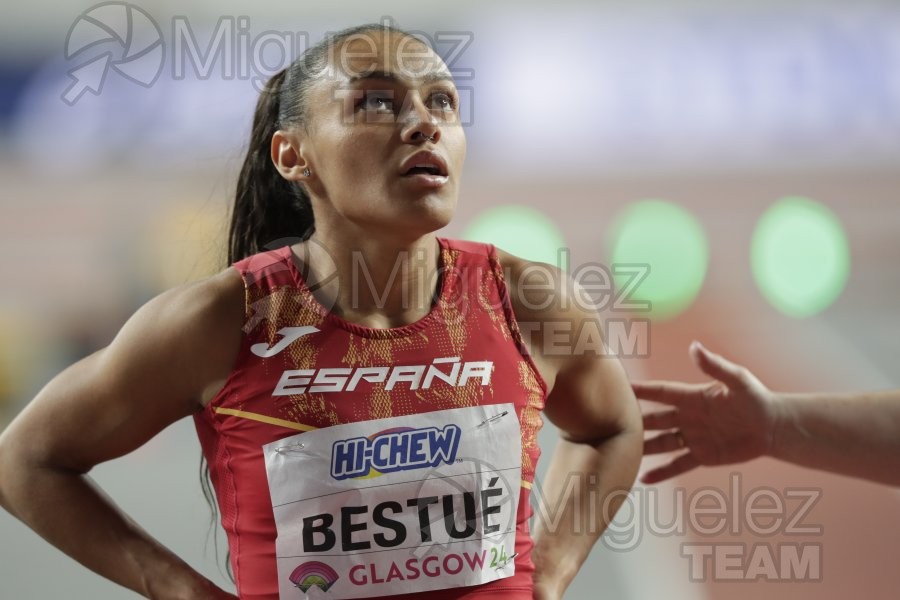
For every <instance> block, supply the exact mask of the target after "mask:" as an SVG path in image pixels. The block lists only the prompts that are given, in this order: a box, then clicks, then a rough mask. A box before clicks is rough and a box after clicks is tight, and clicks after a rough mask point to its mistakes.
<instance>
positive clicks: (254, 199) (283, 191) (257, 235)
mask: <svg viewBox="0 0 900 600" xmlns="http://www.w3.org/2000/svg"><path fill="white" fill-rule="evenodd" d="M288 68H290V67H288ZM286 73H287V69H282V70H281V71H279V72H278V73H276V74H275V75H273V76H272V78H271V79H269V81H268V82H267V83H266V86H265V88H264V89H263V91H262V92H261V93H260V95H259V101H258V102H257V103H256V111H255V112H254V114H253V130H252V133H251V134H250V146H249V148H248V149H247V156H246V158H244V164H243V166H242V167H241V173H240V176H239V177H238V182H237V190H236V192H235V198H234V208H233V210H232V215H231V228H230V230H229V233H228V265H231V264H232V263H234V262H235V261H238V260H241V259H242V258H246V257H247V256H250V255H251V254H256V253H257V252H262V251H264V250H267V249H271V248H270V247H269V246H268V245H269V244H271V243H272V242H276V241H278V240H281V239H284V238H294V239H295V240H296V239H297V238H298V237H299V238H300V239H307V238H308V237H309V236H310V235H312V232H313V230H314V227H315V224H314V221H313V212H312V205H311V203H310V200H309V195H308V194H307V193H306V190H305V189H303V186H301V185H298V184H296V183H295V182H293V181H288V180H287V179H285V178H284V177H282V176H281V174H280V173H279V172H278V171H277V170H276V169H275V165H274V164H273V163H272V157H271V144H272V136H273V135H274V134H275V132H276V131H277V130H278V128H279V126H280V125H282V123H281V122H280V119H279V112H280V107H281V90H282V87H283V84H284V79H285V76H286Z"/></svg>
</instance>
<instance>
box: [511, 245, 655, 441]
mask: <svg viewBox="0 0 900 600" xmlns="http://www.w3.org/2000/svg"><path fill="white" fill-rule="evenodd" d="M499 254H500V259H501V262H502V263H503V265H504V268H505V269H506V270H507V272H508V273H509V288H510V289H509V296H510V300H511V303H512V307H513V311H514V312H515V314H516V320H517V321H518V322H519V324H520V328H521V329H522V330H523V331H527V332H528V334H527V336H523V337H525V338H526V339H525V342H526V346H527V347H528V349H529V351H530V352H531V354H532V357H533V358H534V360H535V363H536V364H537V365H538V368H539V369H540V370H541V374H542V375H543V376H544V379H545V380H546V381H547V382H548V383H549V384H551V388H550V392H549V395H548V397H547V402H546V405H545V409H544V414H545V415H546V416H547V418H549V419H550V421H551V422H552V423H553V424H554V425H556V426H557V427H558V428H559V429H560V432H561V434H562V435H563V437H565V438H567V439H569V440H571V441H576V442H578V441H585V442H587V441H597V440H601V439H604V438H607V437H609V436H612V435H615V434H617V433H620V432H623V431H636V432H637V433H640V431H641V417H640V410H639V409H638V404H637V400H636V399H635V397H634V393H633V392H632V390H631V385H630V384H629V382H628V378H627V376H626V374H625V370H624V368H623V367H622V365H621V363H620V362H619V360H618V358H616V356H615V355H613V354H612V353H610V352H609V351H608V349H607V347H606V344H605V341H604V336H603V324H602V322H601V321H600V317H599V315H598V314H597V312H596V310H594V309H593V308H592V307H591V306H590V302H589V301H588V295H587V294H586V293H585V291H584V289H583V288H581V287H580V286H579V284H578V282H577V281H574V280H573V279H572V278H571V277H569V276H568V275H567V274H566V273H564V272H563V271H561V270H560V269H558V268H556V267H554V266H552V265H548V264H542V263H534V262H529V261H525V260H522V259H519V258H516V257H514V256H512V255H509V254H507V253H505V252H502V251H499Z"/></svg>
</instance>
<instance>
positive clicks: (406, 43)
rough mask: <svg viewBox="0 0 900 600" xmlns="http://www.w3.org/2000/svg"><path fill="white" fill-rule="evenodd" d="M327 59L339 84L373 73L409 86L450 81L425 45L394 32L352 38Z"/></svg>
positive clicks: (447, 71) (442, 64)
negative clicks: (445, 79)
mask: <svg viewBox="0 0 900 600" xmlns="http://www.w3.org/2000/svg"><path fill="white" fill-rule="evenodd" d="M330 59H331V64H332V67H334V73H335V75H336V79H337V82H338V84H341V83H353V82H355V81H358V80H360V79H364V78H365V77H366V75H368V74H370V73H373V72H386V73H391V74H393V75H394V77H396V78H397V79H399V80H402V81H406V82H408V83H410V84H414V83H416V82H420V81H426V80H432V79H434V78H436V77H442V78H444V77H446V78H449V77H450V71H449V69H448V68H447V65H445V64H444V61H443V60H441V58H440V57H439V56H438V55H437V54H436V53H435V52H434V51H433V50H432V49H431V48H430V47H429V46H428V45H427V44H425V43H423V42H422V41H420V40H418V39H416V38H414V37H412V36H409V35H405V34H402V33H398V32H394V31H369V32H365V33H359V34H354V35H352V36H350V37H348V38H347V39H345V40H342V42H341V43H340V44H337V45H336V46H335V48H334V49H333V52H332V56H331V57H330Z"/></svg>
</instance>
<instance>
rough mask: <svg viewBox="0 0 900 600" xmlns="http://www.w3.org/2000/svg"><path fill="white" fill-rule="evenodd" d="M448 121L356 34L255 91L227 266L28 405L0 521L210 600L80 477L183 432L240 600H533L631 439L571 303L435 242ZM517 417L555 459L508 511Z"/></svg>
mask: <svg viewBox="0 0 900 600" xmlns="http://www.w3.org/2000/svg"><path fill="white" fill-rule="evenodd" d="M534 85H536V86H538V85H541V82H540V74H539V73H536V74H535V80H534ZM509 93H510V97H509V101H510V102H527V100H528V97H527V93H522V92H521V91H520V90H510V92H509ZM458 97H459V95H458V90H457V88H456V87H455V85H454V82H453V79H452V77H451V74H450V72H449V70H448V68H447V66H446V65H445V64H444V63H443V62H442V61H441V59H440V58H439V57H438V56H437V55H436V54H435V53H434V52H432V50H431V49H430V48H429V47H428V46H427V45H426V44H424V43H422V42H421V41H419V40H417V39H416V38H415V37H413V36H411V35H409V34H407V33H404V32H402V31H399V30H396V29H393V28H389V27H385V26H383V25H374V26H363V27H357V28H354V29H350V30H345V31H342V32H340V33H338V34H335V35H333V36H330V37H329V38H327V39H326V40H324V41H323V42H321V43H320V44H318V45H317V46H314V47H312V48H311V49H309V50H308V51H307V52H305V53H304V54H303V55H302V56H300V57H299V58H298V59H297V60H295V61H294V62H293V63H292V64H291V65H290V66H289V67H288V68H287V69H285V70H283V71H281V72H279V73H278V74H276V75H275V76H274V77H272V79H271V80H270V81H269V82H268V84H267V85H266V87H265V89H264V90H263V91H262V93H261V96H260V99H259V102H258V105H257V108H256V112H255V116H254V122H253V130H252V138H251V141H250V147H249V149H248V152H247V156H246V160H245V162H244V165H243V168H242V171H241V174H240V180H239V182H238V186H237V194H236V198H235V204H234V210H233V215H232V225H231V232H230V239H229V267H228V268H226V269H224V270H223V271H221V272H220V273H218V274H217V275H214V276H212V277H209V278H207V279H204V280H202V281H199V282H195V283H192V284H188V285H184V286H180V287H177V288H174V289H171V290H169V291H166V292H164V293H162V294H160V295H159V296H157V297H156V298H154V299H152V300H151V301H149V302H148V303H147V304H145V305H144V306H143V307H141V308H140V309H139V310H138V311H137V312H136V313H135V314H134V315H133V316H132V317H131V318H130V319H129V320H128V321H127V323H126V324H125V325H124V326H123V328H122V329H121V331H120V332H119V333H118V334H117V335H116V337H115V339H114V340H113V341H112V342H111V343H110V344H109V345H108V346H107V347H105V348H103V349H101V350H99V351H97V352H95V353H94V354H92V355H90V356H88V357H86V358H84V359H83V360H81V361H79V362H77V363H75V364H73V365H72V366H70V367H69V368H67V369H66V370H64V371H63V372H62V373H60V374H59V375H58V376H57V377H55V378H54V379H53V380H51V381H50V382H49V383H48V384H47V385H46V386H45V387H44V388H43V389H42V390H41V391H40V392H39V394H38V395H37V397H36V398H35V399H34V400H33V401H32V402H31V403H30V404H29V406H28V407H27V408H26V409H25V410H24V411H23V412H22V413H21V414H20V415H19V416H18V417H17V418H16V419H15V420H14V422H13V423H12V424H11V425H10V426H9V427H8V428H7V430H6V431H5V432H4V433H3V435H2V436H0V502H2V505H3V506H4V507H5V508H6V509H8V510H9V511H10V512H11V513H13V514H14V515H16V516H17V517H18V518H19V519H21V520H22V521H24V522H25V523H26V524H27V525H28V526H30V527H31V528H33V529H34V530H35V531H36V532H37V533H39V534H40V535H41V536H43V537H45V538H46V539H47V540H49V541H50V542H51V543H53V544H54V545H56V546H57V547H59V548H60V549H61V550H63V551H64V552H66V553H68V554H69V555H71V556H72V557H73V558H75V559H76V560H78V561H80V562H81V563H82V564H84V565H85V566H86V567H88V568H90V569H93V570H94V571H96V572H97V573H99V574H100V575H102V576H104V577H107V578H109V579H111V580H113V581H115V582H117V583H119V584H121V585H123V586H125V587H127V588H129V589H131V590H134V591H135V592H137V593H139V594H141V595H143V596H145V597H148V598H166V599H170V598H171V599H220V598H234V597H235V596H234V595H232V594H230V593H228V592H225V591H223V590H221V589H219V588H218V587H217V586H215V585H214V584H213V583H211V582H210V581H209V580H207V579H206V578H205V577H203V576H202V575H201V574H199V573H198V572H196V571H195V570H194V569H192V568H191V567H190V566H189V565H188V564H186V563H185V562H184V561H183V560H181V559H180V558H179V557H177V556H175V555H174V554H173V553H172V552H171V551H169V550H168V549H167V548H165V547H163V546H162V545H161V544H160V543H158V542H157V541H155V540H154V539H153V538H152V537H151V536H150V535H149V534H148V533H147V532H145V531H144V530H142V529H141V528H140V527H139V526H138V525H137V524H136V523H134V522H133V521H132V520H130V519H129V518H128V516H127V515H125V514H123V513H122V512H120V511H119V510H118V509H117V508H116V507H115V506H114V504H113V503H112V502H111V501H110V500H109V499H108V498H107V497H106V496H105V495H104V494H103V493H102V492H101V491H100V490H99V489H98V488H97V487H96V486H95V485H94V484H93V483H92V480H91V479H90V478H89V476H88V472H89V471H90V470H91V468H92V467H93V466H95V465H97V464H98V463H101V462H103V461H106V460H110V459H112V458H116V457H119V456H122V455H124V454H127V453H129V452H131V451H132V450H134V449H135V448H137V447H139V446H140V445H142V444H143V443H145V442H146V441H147V440H149V439H150V438H151V437H153V436H154V435H155V434H157V433H158V432H159V431H160V430H162V429H163V428H165V427H166V426H167V425H169V424H171V423H173V422H174V421H176V420H178V419H182V418H184V417H187V416H192V417H193V419H194V421H195V424H196V428H197V431H198V435H199V438H200V442H201V445H202V447H203V452H204V456H205V458H206V460H207V462H208V464H209V469H210V475H211V480H212V483H213V485H214V488H215V492H216V500H217V503H218V508H219V511H220V513H221V522H222V526H223V527H224V528H225V531H226V533H227V535H228V543H229V549H230V560H231V567H232V569H233V573H234V577H235V583H236V586H237V595H238V597H240V598H243V599H246V600H257V599H266V600H274V599H288V598H370V597H394V596H400V595H404V594H405V595H404V596H403V597H405V598H406V597H408V598H416V599H429V600H444V599H450V598H466V599H480V598H504V599H509V600H524V599H531V598H539V599H543V600H553V599H556V598H561V597H562V595H563V593H564V591H565V589H566V587H567V586H568V585H569V583H570V582H571V580H572V578H573V577H574V576H575V574H576V572H577V571H578V569H579V568H580V566H581V564H582V563H583V561H584V560H585V558H586V557H587V555H588V553H589V552H590V549H591V547H592V546H593V544H594V542H595V541H596V539H597V538H598V537H599V535H600V534H601V533H602V531H603V529H604V528H605V527H606V524H607V523H608V522H609V520H610V519H611V517H612V515H613V514H614V512H615V510H616V509H617V508H618V506H619V504H620V503H621V502H622V500H623V499H624V495H625V493H626V492H627V490H628V489H629V488H630V486H631V485H632V482H633V480H634V477H635V475H636V472H637V468H638V463H639V460H640V455H641V447H642V431H641V418H640V413H639V410H638V408H637V404H636V401H635V399H634V395H633V393H632V391H631V388H630V386H629V384H628V381H627V380H626V377H625V375H624V372H623V369H622V368H621V366H620V364H619V362H618V361H617V360H616V359H615V358H614V357H612V356H609V355H607V353H606V351H605V349H604V346H603V343H602V341H601V340H599V339H596V338H594V339H592V341H591V337H590V336H588V337H587V339H588V340H589V343H584V340H585V339H586V338H584V336H581V335H579V332H582V331H585V330H586V328H587V329H590V330H591V331H599V329H598V328H597V324H598V317H597V315H596V314H594V313H593V312H592V311H586V310H583V309H582V308H581V306H582V304H583V303H581V302H575V301H573V300H575V299H576V297H577V295H578V294H581V293H582V292H583V290H581V289H580V288H579V287H578V286H577V284H575V283H574V282H572V281H571V280H570V279H569V278H568V277H567V276H566V275H565V274H564V273H562V272H560V271H559V270H555V269H552V268H551V267H549V265H543V264H538V263H531V262H528V261H525V260H522V259H519V258H517V257H515V256H511V255H509V254H507V253H505V252H503V251H501V250H499V249H496V248H494V247H493V246H490V245H487V244H478V243H473V242H461V241H456V240H448V239H444V238H439V237H437V236H436V234H435V232H436V231H437V230H439V229H440V228H441V227H443V226H445V225H446V224H447V223H448V222H449V221H450V219H451V217H452V215H453V213H454V209H455V206H456V202H457V196H458V194H459V186H460V178H461V175H462V168H463V160H464V157H465V153H466V142H465V137H464V132H463V128H462V127H461V124H460V122H459V109H458ZM560 104H561V106H560V108H562V105H563V104H564V98H562V97H561V99H560ZM546 109H547V107H535V111H540V115H538V114H537V112H536V114H535V116H536V118H538V117H539V118H546V117H547V113H546ZM522 125H523V126H526V125H527V124H525V123H523V124H522ZM560 133H561V134H565V132H560ZM534 157H535V163H538V164H539V163H540V161H541V149H540V148H535V152H534ZM526 323H527V325H528V327H527V328H526V327H523V325H524V324H526ZM524 331H528V332H529V333H528V335H525V334H524V333H523V332H524ZM560 332H569V333H570V334H571V335H572V337H573V340H574V339H576V337H577V338H578V339H579V343H578V344H577V346H576V344H575V343H570V342H567V341H566V340H564V339H561V338H560ZM542 415H544V416H546V417H547V418H549V419H550V421H551V422H552V423H554V424H555V425H556V426H557V427H558V428H559V430H560V433H561V439H562V441H561V442H560V444H559V446H558V447H557V448H556V449H555V452H554V454H553V457H552V462H551V464H550V468H549V471H548V472H549V475H548V476H547V477H546V480H545V481H544V482H543V483H542V485H541V486H536V485H534V483H535V482H534V473H535V466H536V463H537V459H538V455H539V452H540V451H539V449H538V446H537V433H538V430H539V429H540V427H541V424H542ZM186 458H188V457H186ZM532 491H535V492H537V491H540V494H539V495H538V494H537V493H535V494H532ZM538 496H539V497H538ZM532 499H533V500H534V501H535V503H536V504H537V505H538V506H540V507H541V509H542V510H541V517H542V518H541V519H538V522H537V525H536V528H535V531H534V535H533V536H532V534H531V532H530V530H529V523H528V520H529V517H530V516H531V515H532V509H531V501H532Z"/></svg>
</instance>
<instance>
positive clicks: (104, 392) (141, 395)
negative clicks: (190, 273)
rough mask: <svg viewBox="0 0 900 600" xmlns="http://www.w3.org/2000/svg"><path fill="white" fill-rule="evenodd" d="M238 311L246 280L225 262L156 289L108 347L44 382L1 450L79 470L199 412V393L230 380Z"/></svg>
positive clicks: (1, 439)
mask: <svg viewBox="0 0 900 600" xmlns="http://www.w3.org/2000/svg"><path fill="white" fill-rule="evenodd" d="M243 312H244V290H243V281H242V279H241V277H240V275H239V274H238V273H237V272H236V271H234V270H233V269H231V268H229V269H227V270H225V271H222V272H220V273H218V274H217V275H214V276H212V277H209V278H207V279H204V280H202V281H198V282H194V283H189V284H185V285H182V286H178V287H175V288H172V289H170V290H167V291H165V292H163V293H161V294H159V295H157V296H155V297H154V298H152V299H151V300H149V301H148V302H147V303H145V304H144V305H143V306H141V307H140V308H139V309H138V310H137V311H136V312H135V313H134V314H133V315H132V316H131V317H130V318H129V319H128V321H127V322H126V323H125V325H123V326H122V328H121V329H120V330H119V332H118V333H117V334H116V336H115V338H114V339H113V340H112V342H110V344H109V345H107V346H106V347H104V348H101V349H100V350H98V351H96V352H94V353H93V354H91V355H90V356H87V357H85V358H83V359H81V360H79V361H78V362H76V363H74V364H72V365H70V366H69V367H68V368H66V369H65V370H63V371H62V372H61V373H59V374H58V375H57V376H56V377H54V378H53V379H52V380H50V381H49V382H48V383H47V384H46V385H45V386H44V387H43V388H42V389H41V390H40V392H38V394H37V396H35V398H34V399H33V400H32V401H31V402H30V403H29V404H28V406H27V407H26V408H25V410H23V411H22V412H21V413H20V414H19V415H18V416H17V417H16V419H14V420H13V422H12V423H11V424H10V425H9V427H7V429H6V430H4V432H3V433H2V435H0V447H2V448H3V449H4V451H5V452H6V453H7V454H8V455H9V456H13V455H14V456H16V457H18V458H17V460H19V461H25V462H29V463H31V464H39V465H45V466H53V467H57V468H65V469H69V470H73V471H77V472H86V471H88V470H89V469H90V468H91V467H93V466H94V465H96V464H98V463H100V462H103V461H106V460H109V459H112V458H115V457H118V456H122V455H123V454H126V453H128V452H130V451H132V450H134V449H135V448H137V447H139V446H140V445H141V444H143V443H144V442H146V441H147V440H148V439H150V438H151V437H153V436H154V435H156V433H158V432H159V431H161V430H162V429H163V428H165V427H167V426H168V425H169V424H171V423H173V422H175V421H177V420H179V419H181V418H183V417H186V416H188V415H190V414H192V413H194V412H196V411H197V410H199V409H200V404H201V399H202V397H203V394H204V392H205V390H207V389H209V388H210V386H214V385H215V384H216V382H217V381H219V380H223V378H225V377H227V375H228V373H229V372H230V370H231V368H232V367H233V363H234V361H235V359H236V357H237V353H238V351H239V349H240V339H241V335H242V331H241V325H242V323H243ZM0 454H2V453H0Z"/></svg>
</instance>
